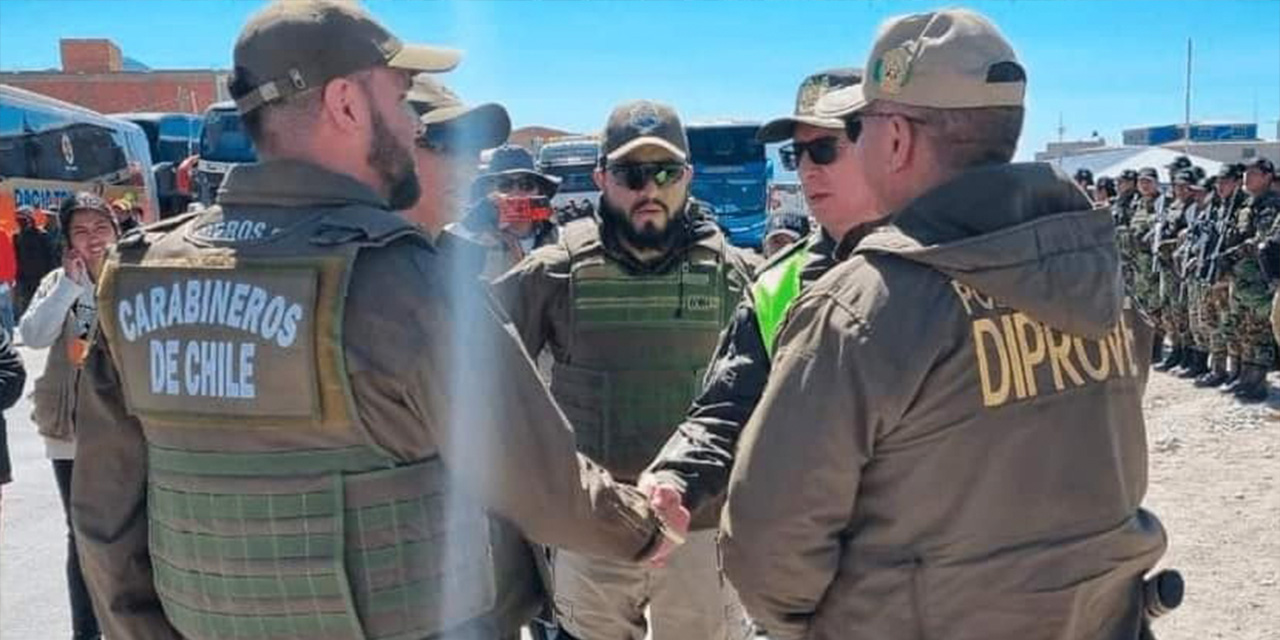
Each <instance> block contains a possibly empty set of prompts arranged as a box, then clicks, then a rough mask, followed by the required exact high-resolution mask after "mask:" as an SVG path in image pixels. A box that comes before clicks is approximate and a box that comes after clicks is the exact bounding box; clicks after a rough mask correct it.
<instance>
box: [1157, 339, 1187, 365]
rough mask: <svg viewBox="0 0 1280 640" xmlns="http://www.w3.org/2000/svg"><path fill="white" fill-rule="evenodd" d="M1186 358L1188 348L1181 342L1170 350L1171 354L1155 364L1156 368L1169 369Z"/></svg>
mask: <svg viewBox="0 0 1280 640" xmlns="http://www.w3.org/2000/svg"><path fill="white" fill-rule="evenodd" d="M1184 358H1186V349H1184V348H1183V347H1182V345H1180V344H1175V345H1173V348H1172V349H1170V350H1169V355H1167V356H1165V358H1164V360H1163V361H1161V362H1160V364H1157V365H1156V366H1155V370H1156V371H1169V370H1170V369H1173V368H1174V367H1176V366H1178V365H1180V364H1182V360H1183V359H1184Z"/></svg>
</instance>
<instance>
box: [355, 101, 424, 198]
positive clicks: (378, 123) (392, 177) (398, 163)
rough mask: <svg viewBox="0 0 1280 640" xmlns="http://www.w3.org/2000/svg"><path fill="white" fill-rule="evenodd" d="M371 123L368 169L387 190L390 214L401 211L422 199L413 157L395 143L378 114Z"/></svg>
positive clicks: (393, 137) (374, 114)
mask: <svg viewBox="0 0 1280 640" xmlns="http://www.w3.org/2000/svg"><path fill="white" fill-rule="evenodd" d="M372 123H373V140H372V141H370V143H369V156H368V161H369V166H371V167H373V170H374V171H376V172H377V174H378V177H379V178H381V179H382V184H383V185H385V186H386V187H387V206H388V207H389V208H390V209H391V210H392V211H403V210H405V209H408V208H410V207H412V206H413V205H414V204H415V203H417V202H418V198H419V197H420V196H421V195H422V188H421V187H420V186H419V185H418V172H417V169H416V168H415V165H414V163H413V155H412V154H411V153H410V152H409V150H408V149H406V148H405V147H404V146H403V145H401V144H399V143H398V141H397V140H396V137H395V136H394V135H392V133H391V130H390V129H389V128H387V123H386V122H385V121H384V120H383V119H382V114H380V113H378V111H377V110H374V111H373V120H372Z"/></svg>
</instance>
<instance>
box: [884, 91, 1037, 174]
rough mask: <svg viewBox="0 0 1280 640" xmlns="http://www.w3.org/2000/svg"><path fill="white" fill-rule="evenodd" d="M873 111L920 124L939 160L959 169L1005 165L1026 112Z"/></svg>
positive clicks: (892, 106)
mask: <svg viewBox="0 0 1280 640" xmlns="http://www.w3.org/2000/svg"><path fill="white" fill-rule="evenodd" d="M877 104H878V106H879V107H880V108H879V109H876V111H879V112H882V113H896V114H901V115H904V116H908V117H911V118H914V119H916V120H921V121H923V124H922V125H921V126H920V131H921V132H923V134H924V136H925V137H926V138H928V139H929V140H930V141H931V142H932V143H933V148H934V151H935V152H936V153H937V155H938V158H939V160H940V161H941V162H942V163H943V164H944V165H946V166H947V167H948V168H951V169H955V170H961V169H970V168H973V167H980V166H984V165H993V164H1008V163H1009V162H1011V161H1012V160H1013V155H1014V153H1016V152H1017V150H1018V138H1020V137H1021V136H1022V122H1023V118H1024V117H1025V115H1026V110H1025V109H1024V108H1023V107H1020V106H1010V107H974V108H969V109H935V108H932V107H916V106H911V105H904V104H898V103H888V102H880V103H877Z"/></svg>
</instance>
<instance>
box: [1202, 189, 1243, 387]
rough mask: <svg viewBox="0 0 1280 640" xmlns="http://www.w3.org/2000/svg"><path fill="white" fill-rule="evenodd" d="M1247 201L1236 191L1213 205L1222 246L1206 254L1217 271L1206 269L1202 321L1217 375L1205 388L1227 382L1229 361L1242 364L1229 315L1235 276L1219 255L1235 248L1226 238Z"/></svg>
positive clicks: (1217, 198)
mask: <svg viewBox="0 0 1280 640" xmlns="http://www.w3.org/2000/svg"><path fill="white" fill-rule="evenodd" d="M1243 201H1244V196H1243V193H1242V192H1241V191H1236V192H1235V193H1233V194H1232V195H1231V196H1230V197H1227V198H1222V197H1220V196H1217V195H1214V196H1213V200H1212V202H1211V204H1210V205H1209V206H1210V208H1211V211H1210V214H1209V215H1210V216H1211V219H1212V220H1213V225H1214V228H1215V229H1216V231H1217V236H1218V237H1217V241H1218V243H1217V244H1218V246H1216V247H1209V248H1208V251H1207V252H1206V253H1205V257H1206V259H1207V260H1212V261H1213V263H1214V264H1213V266H1214V268H1213V269H1210V265H1208V264H1206V265H1204V267H1203V269H1204V271H1202V273H1203V274H1204V277H1205V280H1204V284H1203V286H1204V287H1205V291H1204V299H1203V302H1202V305H1201V308H1200V310H1201V314H1200V318H1201V320H1202V322H1203V325H1204V328H1205V330H1206V331H1207V332H1208V334H1209V358H1210V360H1211V361H1212V362H1213V366H1214V371H1213V372H1212V373H1210V374H1208V375H1207V376H1206V377H1204V378H1201V379H1200V380H1198V381H1197V383H1200V384H1201V386H1216V385H1217V384H1221V383H1222V382H1225V381H1226V377H1227V376H1226V372H1225V368H1226V360H1227V358H1228V357H1232V358H1236V359H1237V361H1238V358H1239V357H1240V351H1239V346H1238V344H1236V343H1234V341H1233V336H1234V333H1235V323H1236V319H1235V318H1232V317H1231V316H1230V314H1229V313H1228V303H1229V301H1230V287H1231V276H1230V270H1229V269H1228V268H1227V267H1228V266H1229V265H1227V264H1226V263H1227V262H1228V261H1229V258H1225V257H1223V256H1219V255H1216V252H1219V251H1224V252H1225V251H1226V250H1229V249H1230V248H1231V246H1233V243H1232V240H1231V239H1230V238H1223V237H1222V235H1223V234H1230V233H1234V230H1235V220H1236V215H1235V211H1236V209H1238V208H1239V207H1240V205H1241V203H1242V202H1243ZM1218 374H1221V375H1218Z"/></svg>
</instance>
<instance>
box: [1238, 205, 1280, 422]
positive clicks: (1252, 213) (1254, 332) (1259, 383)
mask: <svg viewBox="0 0 1280 640" xmlns="http://www.w3.org/2000/svg"><path fill="white" fill-rule="evenodd" d="M1278 209H1280V197H1277V196H1275V195H1274V194H1273V193H1271V191H1270V190H1268V191H1264V192H1263V193H1261V194H1259V195H1256V196H1254V195H1250V196H1248V198H1247V199H1246V200H1245V201H1244V204H1243V205H1241V207H1240V209H1239V210H1238V211H1237V213H1236V234H1237V235H1238V236H1239V237H1240V238H1242V239H1241V240H1240V243H1239V245H1237V247H1238V249H1237V251H1236V254H1235V256H1234V258H1235V259H1234V264H1233V266H1232V280H1231V287H1230V303H1229V307H1230V312H1231V315H1232V316H1233V317H1234V318H1235V337H1236V340H1237V341H1238V345H1239V346H1238V349H1239V353H1240V363H1241V372H1240V383H1239V385H1238V386H1237V387H1236V389H1235V392H1236V396H1237V397H1240V398H1241V399H1244V400H1249V401H1254V402H1257V401H1261V400H1264V399H1266V397H1267V390H1266V374H1267V372H1268V371H1270V370H1271V368H1272V367H1273V366H1275V358H1276V346H1275V341H1274V339H1273V337H1272V330H1271V306H1272V299H1273V298H1274V297H1275V284H1274V283H1273V282H1271V281H1270V280H1269V279H1268V278H1266V277H1265V276H1264V275H1263V273H1262V270H1261V268H1260V265H1259V264H1258V253H1257V251H1258V245H1259V243H1261V242H1264V241H1265V240H1266V239H1267V238H1268V237H1269V236H1270V235H1271V232H1272V229H1273V227H1274V226H1275V223H1276V219H1277V213H1280V212H1278Z"/></svg>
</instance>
